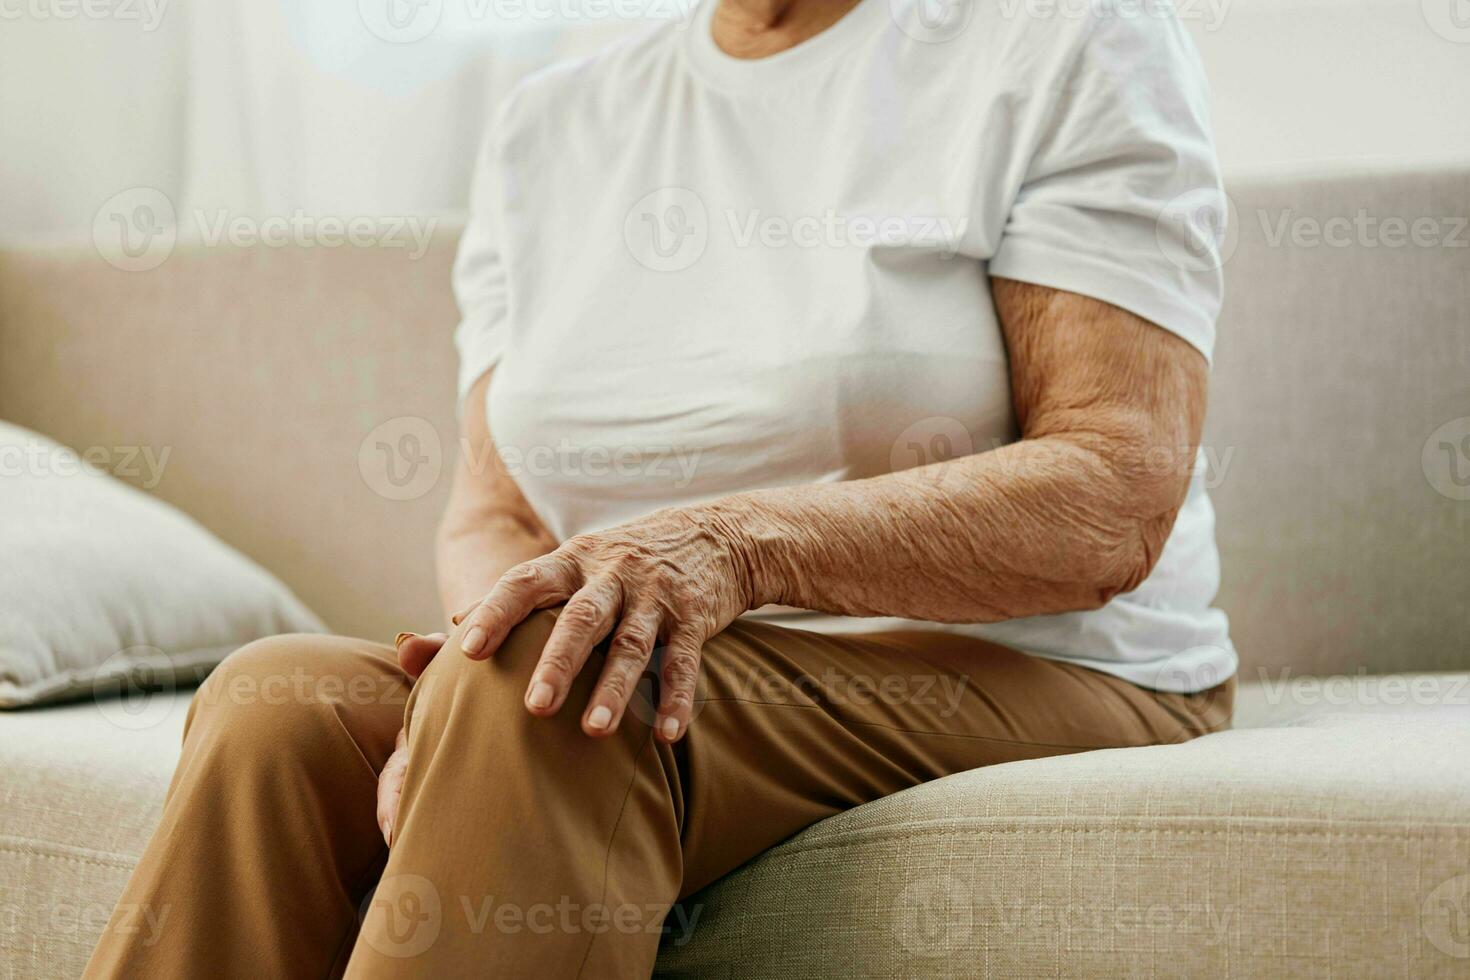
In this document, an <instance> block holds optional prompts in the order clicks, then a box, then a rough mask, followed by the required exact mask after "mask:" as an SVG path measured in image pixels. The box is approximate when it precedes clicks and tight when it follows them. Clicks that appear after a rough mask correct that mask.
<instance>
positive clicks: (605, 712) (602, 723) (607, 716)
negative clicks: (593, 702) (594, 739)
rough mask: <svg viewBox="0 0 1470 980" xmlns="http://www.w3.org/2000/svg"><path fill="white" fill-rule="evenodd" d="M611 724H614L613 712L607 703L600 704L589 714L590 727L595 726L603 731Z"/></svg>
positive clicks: (588, 725) (588, 724)
mask: <svg viewBox="0 0 1470 980" xmlns="http://www.w3.org/2000/svg"><path fill="white" fill-rule="evenodd" d="M610 724H612V712H611V711H610V710H609V709H608V707H607V705H605V704H599V705H598V706H597V707H595V708H593V709H592V710H591V712H589V713H588V715H587V727H588V728H595V729H597V730H598V731H602V730H603V729H604V728H606V727H607V726H608V725H610Z"/></svg>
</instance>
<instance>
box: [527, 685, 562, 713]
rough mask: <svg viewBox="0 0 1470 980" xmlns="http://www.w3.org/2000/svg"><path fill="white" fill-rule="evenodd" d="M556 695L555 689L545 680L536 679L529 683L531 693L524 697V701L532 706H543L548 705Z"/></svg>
mask: <svg viewBox="0 0 1470 980" xmlns="http://www.w3.org/2000/svg"><path fill="white" fill-rule="evenodd" d="M555 697H556V689H555V688H553V687H552V686H551V685H550V684H548V683H546V682H545V681H537V682H536V683H534V684H532V685H531V693H530V694H529V695H527V697H526V703H527V704H529V705H530V706H531V707H533V708H545V707H547V706H549V705H550V704H551V702H552V700H553V699H554V698H555Z"/></svg>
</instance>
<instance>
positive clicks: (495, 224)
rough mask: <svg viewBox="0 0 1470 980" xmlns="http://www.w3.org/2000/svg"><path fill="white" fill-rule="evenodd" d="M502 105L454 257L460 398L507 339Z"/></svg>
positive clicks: (483, 154)
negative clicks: (500, 157)
mask: <svg viewBox="0 0 1470 980" xmlns="http://www.w3.org/2000/svg"><path fill="white" fill-rule="evenodd" d="M504 115H505V109H504V107H502V109H501V111H500V112H499V113H497V114H496V119H495V120H492V122H491V124H490V125H489V126H488V127H487V131H486V135H485V138H484V140H483V142H482V143H481V146H480V152H479V156H478V158H477V159H476V161H475V169H474V176H473V178H472V181H473V182H472V184H471V187H470V208H469V218H468V220H467V221H466V223H465V230H464V233H463V235H462V236H461V238H460V242H459V251H458V253H457V254H456V255H455V259H454V273H453V285H454V299H455V302H456V303H457V304H458V305H459V315H460V320H459V326H458V327H457V328H456V329H455V331H454V345H455V347H456V348H457V350H458V351H459V397H460V398H464V396H465V395H466V394H467V393H468V392H469V390H470V388H471V387H473V385H474V383H475V382H476V381H478V380H479V379H480V378H481V377H482V376H483V375H484V374H485V372H486V371H489V370H490V369H491V368H493V367H494V366H495V365H496V363H498V362H499V360H500V357H501V355H502V354H503V353H504V351H505V345H506V340H507V333H508V330H507V325H506V311H507V306H508V301H507V294H508V289H507V280H506V272H505V264H504V256H503V255H502V253H501V244H500V243H501V230H500V224H501V221H500V208H501V203H502V202H501V179H502V161H501V160H500V159H498V157H499V143H498V139H497V137H498V135H499V133H500V130H501V127H500V125H499V123H500V121H501V120H502V119H503V117H504Z"/></svg>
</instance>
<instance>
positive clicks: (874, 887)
mask: <svg viewBox="0 0 1470 980" xmlns="http://www.w3.org/2000/svg"><path fill="white" fill-rule="evenodd" d="M1231 194H1232V197H1233V199H1234V203H1235V205H1236V207H1237V217H1236V227H1237V229H1238V232H1237V233H1236V235H1237V236H1238V240H1236V241H1234V245H1233V253H1232V254H1231V258H1230V260H1229V263H1228V265H1227V267H1226V269H1227V274H1228V280H1229V284H1230V296H1229V300H1228V303H1227V307H1226V312H1225V315H1224V317H1223V321H1222V324H1221V336H1220V342H1219V349H1218V358H1217V366H1216V372H1215V384H1214V391H1213V397H1212V407H1211V417H1210V423H1209V428H1208V434H1207V439H1206V443H1207V449H1208V451H1209V452H1210V453H1211V455H1212V458H1213V460H1214V461H1215V462H1214V465H1213V466H1212V472H1211V474H1210V479H1211V481H1212V483H1213V484H1214V490H1213V492H1214V497H1215V500H1216V503H1217V508H1218V513H1219V533H1220V541H1221V547H1222V552H1223V559H1224V570H1225V584H1224V588H1223V590H1222V594H1221V603H1222V604H1223V606H1224V607H1225V609H1226V610H1227V611H1228V612H1229V613H1230V614H1231V616H1232V619H1233V623H1234V633H1235V637H1236V641H1237V644H1238V646H1239V648H1240V651H1241V654H1242V658H1243V667H1242V681H1243V684H1244V686H1243V688H1242V691H1241V695H1240V700H1239V708H1238V712H1237V721H1236V728H1235V730H1234V731H1230V732H1225V733H1221V734H1217V735H1213V736H1209V737H1207V738H1204V739H1200V740H1198V741H1196V742H1193V743H1190V744H1186V745H1179V746H1169V747H1159V748H1147V749H1131V750H1121V751H1109V752H1096V753H1088V754H1084V755H1077V756H1069V757H1064V758H1058V759H1051V760H1043V761H1034V762H1022V763H1016V764H1012V765H1006V766H999V767H995V768H992V769H985V770H977V771H975V772H971V773H966V774H963V775H959V776H955V777H952V778H950V779H945V780H941V781H940V782H937V783H934V784H931V785H928V786H924V787H920V788H918V789H915V790H912V791H909V792H906V793H902V794H900V795H898V796H896V797H893V798H891V799H888V800H884V801H881V802H879V803H875V804H871V805H869V806H865V807H861V808H859V809H858V810H855V811H853V812H851V813H848V814H845V815H843V816H840V817H836V818H834V819H831V820H828V821H826V822H824V823H822V824H819V825H817V826H815V827H813V828H811V829H809V830H808V831H807V832H805V833H803V834H800V835H798V836H797V837H795V838H794V839H792V840H790V841H788V842H787V843H785V844H783V845H782V846H780V847H778V848H777V849H776V850H774V851H772V852H771V853H769V854H767V855H765V856H764V857H762V858H760V859H759V860H757V861H754V862H752V863H751V864H750V865H748V866H746V867H745V868H742V869H740V870H739V871H737V872H736V873H734V874H732V875H730V876H729V877H728V878H727V879H725V880H724V881H721V882H719V883H717V884H716V885H715V886H713V887H711V888H710V889H708V890H707V891H706V892H705V893H703V894H701V895H700V896H698V898H697V900H696V901H697V902H698V904H699V906H700V907H699V910H698V911H699V919H698V924H697V926H696V928H695V929H694V931H693V934H692V938H691V939H690V940H689V941H687V942H683V943H679V944H675V943H673V942H670V943H667V944H666V949H665V953H664V956H663V957H662V959H661V960H660V970H661V972H662V973H665V974H667V975H668V976H673V977H685V976H687V977H805V976H831V977H848V976H864V977H899V976H903V977H920V976H922V977H929V976H935V977H948V976H966V977H970V976H1017V975H1024V976H1078V975H1094V976H1151V977H1152V976H1238V977H1275V976H1287V975H1291V976H1307V977H1329V976H1331V977H1369V976H1382V977H1388V976H1416V977H1451V976H1467V975H1470V673H1466V671H1470V646H1467V644H1470V612H1467V599H1470V500H1467V499H1466V498H1467V497H1470V487H1467V485H1466V484H1467V482H1470V454H1467V452H1466V451H1467V450H1470V443H1463V444H1462V443H1460V442H1459V441H1458V440H1459V439H1460V438H1462V437H1463V436H1465V435H1467V434H1470V431H1467V430H1466V426H1467V425H1470V419H1467V416H1470V248H1466V247H1464V242H1465V240H1466V238H1467V232H1466V231H1465V230H1464V229H1463V228H1460V229H1459V230H1458V232H1456V231H1455V230H1454V226H1455V219H1457V218H1463V217H1464V216H1466V215H1470V168H1463V169H1451V170H1440V171H1433V172H1418V173H1407V172H1395V173H1366V172H1365V173H1345V174H1320V173H1317V174H1312V173H1293V174H1272V175H1263V176H1260V177H1256V178H1252V179H1247V180H1241V181H1237V182H1235V183H1234V184H1233V185H1232V187H1231ZM1360 213H1361V214H1363V215H1366V217H1367V218H1369V219H1372V220H1373V222H1374V225H1373V226H1372V227H1369V226H1365V225H1364V224H1363V222H1362V221H1358V222H1357V225H1358V230H1356V231H1354V230H1351V229H1350V230H1349V231H1348V232H1346V234H1347V235H1348V236H1349V238H1350V240H1351V242H1350V244H1348V245H1346V246H1339V245H1335V244H1325V243H1321V242H1318V243H1317V244H1313V237H1312V235H1311V229H1312V228H1313V227H1317V228H1319V229H1321V230H1323V231H1328V232H1329V234H1330V235H1331V237H1332V239H1333V240H1334V241H1341V240H1342V238H1341V234H1340V233H1341V232H1342V228H1343V225H1342V223H1341V220H1339V221H1338V222H1337V223H1335V224H1334V223H1331V221H1330V219H1346V220H1347V221H1348V222H1349V223H1353V222H1354V219H1355V216H1357V215H1359V214H1360ZM1386 218H1398V219H1404V220H1405V221H1406V222H1412V221H1413V220H1414V219H1415V218H1428V219H1432V220H1433V221H1435V222H1437V224H1436V225H1435V227H1436V228H1438V229H1439V232H1440V240H1439V242H1438V244H1435V245H1415V244H1412V243H1407V244H1403V245H1400V246H1397V247H1394V246H1392V245H1391V244H1389V241H1390V239H1393V240H1396V239H1394V236H1393V235H1392V234H1391V233H1390V232H1389V231H1388V229H1387V227H1379V225H1380V224H1381V222H1383V220H1384V219H1386ZM1283 222H1284V224H1283ZM1303 222H1305V224H1303ZM1365 227H1366V228H1368V230H1364V228H1365ZM1283 229H1285V237H1284V238H1283V237H1279V236H1278V232H1279V231H1281V230H1283ZM1332 229H1336V231H1333V230H1332ZM1375 229H1376V230H1375ZM1456 236H1458V237H1456ZM455 237H456V235H455V229H452V228H449V227H447V226H446V227H441V228H440V231H439V234H438V235H437V236H436V238H435V241H434V245H433V248H432V249H431V250H430V252H429V253H428V254H427V255H426V256H424V257H423V258H421V259H419V260H417V261H415V260H413V259H411V258H410V257H409V256H408V255H407V254H406V253H405V251H403V250H392V249H381V248H380V249H348V248H335V249H334V248H315V249H293V248H283V249H276V248H265V247H261V248H253V249H211V250H204V249H191V248H187V247H183V246H181V247H180V248H179V249H178V250H177V251H176V252H175V253H174V254H173V255H171V256H170V257H169V259H168V260H167V261H166V262H165V263H164V264H163V265H162V266H161V267H160V268H158V269H156V270H153V271H150V272H145V273H124V272H121V271H118V270H116V269H113V268H111V267H109V266H108V265H107V264H105V263H104V262H103V261H102V260H101V259H99V258H98V256H97V255H96V254H95V253H94V252H92V251H91V250H88V249H54V248H52V249H45V250H23V251H10V252H6V253H3V254H0V351H3V356H0V418H4V419H7V420H9V421H13V422H16V423H19V424H21V425H25V426H28V427H31V428H34V429H36V430H39V431H41V432H44V433H47V434H49V435H51V436H54V437H56V438H58V439H60V440H62V441H64V442H67V443H69V444H72V445H74V446H78V447H84V446H123V445H148V446H152V447H158V448H161V447H170V448H171V452H172V456H171V458H170V463H169V466H168V468H167V470H166V473H165V476H164V479H163V481H162V482H161V483H160V484H159V486H158V487H157V489H156V492H157V493H158V494H159V495H160V496H161V497H163V498H164V499H166V500H168V501H170V502H172V503H174V504H177V505H178V506H180V507H182V508H184V509H185V510H187V511H188V512H190V513H191V514H193V515H194V516H196V517H197V518H199V519H200V520H201V521H202V522H203V523H204V524H205V525H207V526H208V527H209V528H211V529H212V530H214V531H215V532H216V533H217V534H219V535H220V536H222V537H223V538H225V539H226V540H228V541H230V542H231V543H233V544H234V545H236V546H237V547H239V548H240V549H242V550H243V551H245V552H246V553H248V554H249V555H251V556H252V557H254V558H255V559H257V560H258V561H260V562H261V563H262V564H264V565H266V566H267V567H269V568H270V569H272V570H273V571H275V572H276V573H277V574H278V575H280V576H281V577H282V578H283V579H284V580H285V581H286V582H287V583H288V584H289V585H291V586H292V587H293V588H294V589H295V590H296V591H297V593H298V594H299V595H300V596H301V597H302V598H303V599H305V600H306V602H307V603H308V604H310V605H311V606H312V607H313V608H315V609H316V610H317V611H318V612H319V613H320V614H321V615H322V616H323V617H324V618H326V619H327V620H328V621H329V622H330V623H331V624H332V625H333V626H334V627H335V628H337V629H339V630H342V631H344V632H351V633H357V634H360V635H365V636H370V637H375V638H378V639H384V638H387V637H391V636H392V635H393V634H394V633H395V632H396V631H397V630H399V629H401V628H421V627H427V626H430V625H432V624H433V623H434V622H435V619H436V606H435V600H434V595H433V586H432V574H433V573H432V568H431V556H430V548H429V544H428V542H429V539H430V533H431V529H432V525H433V523H434V520H435V517H436V514H437V512H438V510H439V507H440V506H441V503H442V498H443V495H444V492H445V479H444V477H443V475H442V474H441V475H439V476H437V477H436V476H435V475H434V473H435V468H436V467H440V468H442V463H443V460H444V456H445V455H446V454H447V453H450V452H452V451H453V448H454V439H455V428H454V425H453V421H452V412H453V406H452V404H451V400H452V396H451V394H450V389H451V385H452V376H453V375H452V372H453V364H452V355H451V351H450V346H449V339H448V338H449V331H450V329H451V327H452V324H453V321H454V312H453V307H452V302H451V299H450V296H449V294H448V290H447V276H448V268H449V263H450V259H451V256H452V252H453V248H454V239H455ZM1456 242H1459V244H1458V245H1456V244H1455V243H1456ZM405 418H407V421H405V420H404V419H405ZM409 431H412V432H414V433H416V434H418V435H420V436H423V437H424V438H423V439H421V441H420V443H419V446H420V449H421V451H420V452H417V453H415V456H416V457H419V465H420V466H422V467H428V469H423V470H417V471H414V472H413V473H409V472H408V471H407V470H406V469H405V470H401V471H395V472H392V473H390V472H389V471H388V470H386V469H385V466H386V465H388V464H389V463H393V462H394V460H393V458H392V451H393V450H392V447H394V446H396V445H400V443H398V442H397V439H398V438H399V437H400V436H401V435H402V434H404V433H405V432H409ZM436 441H437V445H435V442H436ZM382 445H386V446H388V447H389V450H388V455H387V456H383V455H382V454H381V453H380V451H379V450H380V447H381V446H382ZM1457 454H1458V455H1457ZM398 462H399V463H402V464H403V465H404V466H406V465H407V461H406V460H399V461H398ZM409 477H412V478H411V479H409ZM398 498H408V499H398ZM0 560H3V556H0ZM1405 675H1407V676H1405ZM188 694H189V692H187V691H176V692H166V693H164V694H161V695H158V696H155V697H153V698H151V699H148V700H146V701H144V702H142V703H139V702H132V703H130V704H127V705H124V704H122V703H119V702H105V701H102V702H96V703H93V702H87V703H83V704H77V705H72V706H67V707H59V708H46V709H41V710H35V711H27V712H18V713H11V714H6V715H3V716H0V773H3V787H0V975H3V976H4V977H7V978H9V977H24V978H36V977H48V978H49V977H58V978H65V977H74V976H76V975H77V974H78V972H79V971H80V969H81V967H82V964H83V963H84V962H85V959H86V956H87V953H88V950H89V948H90V946H91V943H92V942H93V940H94V938H95V936H96V934H97V932H98V930H99V929H100V927H101V924H102V922H103V921H104V920H105V918H106V915H107V913H108V911H109V909H110V906H111V903H112V902H113V901H114V899H115V898H116V896H117V894H118V892H119V890H120V888H121V887H122V883H123V881H124V879H125V877H126V876H127V874H128V870H129V868H130V867H131V865H132V863H133V862H134V861H135V859H136V857H137V855H138V853H139V850H140V848H141V847H142V846H143V843H144V841H145V839H146V837H147V835H148V833H149V832H150V830H151V828H152V826H153V824H154V822H155V821H156V819H157V815H158V809H159V805H160V799H161V796H162V794H163V791H164V787H165V785H166V782H167V778H168V775H169V772H170V769H171V766H172V763H173V759H174V756H175V754H176V751H177V741H178V733H179V728H180V725H181V722H182V716H183V708H184V707H185V704H186V702H187V699H188ZM228 927H229V925H228V923H221V924H220V928H222V929H225V928H228Z"/></svg>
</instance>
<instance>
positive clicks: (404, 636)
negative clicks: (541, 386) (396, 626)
mask: <svg viewBox="0 0 1470 980" xmlns="http://www.w3.org/2000/svg"><path fill="white" fill-rule="evenodd" d="M410 636H418V634H417V633H399V634H398V638H397V639H395V640H394V641H393V645H394V646H395V647H401V646H403V641H404V640H406V639H408V638H409V637H410Z"/></svg>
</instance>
